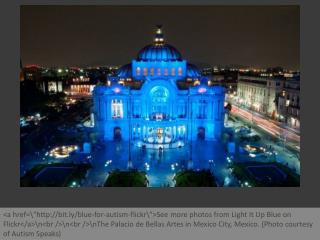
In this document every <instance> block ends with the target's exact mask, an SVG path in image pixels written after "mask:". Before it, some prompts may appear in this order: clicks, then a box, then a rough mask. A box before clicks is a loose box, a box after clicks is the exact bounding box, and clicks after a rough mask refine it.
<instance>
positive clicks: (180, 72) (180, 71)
mask: <svg viewBox="0 0 320 240" xmlns="http://www.w3.org/2000/svg"><path fill="white" fill-rule="evenodd" d="M178 76H182V68H181V67H179V68H178Z"/></svg>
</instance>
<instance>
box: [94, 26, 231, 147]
mask: <svg viewBox="0 0 320 240" xmlns="http://www.w3.org/2000/svg"><path fill="white" fill-rule="evenodd" d="M224 97H225V91H224V88H223V87H220V86H211V84H210V80H209V79H208V78H206V77H204V76H202V75H201V73H200V71H199V70H198V68H197V67H196V66H195V65H192V64H190V63H188V62H187V61H186V60H185V59H183V57H182V56H181V54H180V52H179V51H178V50H177V49H176V48H175V47H173V46H171V45H169V44H167V43H166V42H165V39H164V36H163V33H162V29H161V26H158V27H157V29H156V34H155V37H154V40H153V43H152V44H150V45H147V46H146V47H144V48H142V49H141V50H140V51H139V53H138V56H137V58H136V59H134V60H132V61H131V63H129V64H126V65H124V66H122V67H121V68H119V70H118V72H117V74H116V75H115V76H110V77H108V81H107V83H106V84H103V85H102V84H100V85H97V86H96V87H95V89H94V91H93V100H94V116H95V126H96V128H97V130H98V132H99V133H100V134H101V136H102V137H103V138H104V139H105V140H114V139H123V140H126V141H127V140H129V139H131V140H132V141H133V142H134V143H135V144H136V145H137V146H141V147H142V146H144V147H146V148H160V147H161V148H175V147H181V146H183V145H185V144H186V143H187V142H188V141H190V140H196V139H202V140H217V139H219V138H220V136H221V133H222V131H223V127H224Z"/></svg>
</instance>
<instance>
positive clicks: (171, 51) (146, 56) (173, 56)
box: [137, 44, 182, 61]
mask: <svg viewBox="0 0 320 240" xmlns="http://www.w3.org/2000/svg"><path fill="white" fill-rule="evenodd" d="M137 60H139V61H181V60H182V57H181V54H180V53H179V51H178V50H177V49H176V48H175V47H173V46H171V45H169V44H161V45H156V44H150V45H148V46H145V47H144V48H142V49H141V50H140V52H139V53H138V59H137Z"/></svg>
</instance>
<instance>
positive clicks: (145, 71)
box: [143, 68, 148, 76]
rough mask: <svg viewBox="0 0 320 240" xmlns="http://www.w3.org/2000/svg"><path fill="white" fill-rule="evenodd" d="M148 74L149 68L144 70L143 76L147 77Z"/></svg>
mask: <svg viewBox="0 0 320 240" xmlns="http://www.w3.org/2000/svg"><path fill="white" fill-rule="evenodd" d="M147 74H148V69H147V68H143V76H147Z"/></svg>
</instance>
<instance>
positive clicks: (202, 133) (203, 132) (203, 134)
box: [197, 127, 206, 140]
mask: <svg viewBox="0 0 320 240" xmlns="http://www.w3.org/2000/svg"><path fill="white" fill-rule="evenodd" d="M197 136H198V139H199V140H204V139H205V137H206V129H205V128H204V127H198V134H197Z"/></svg>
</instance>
